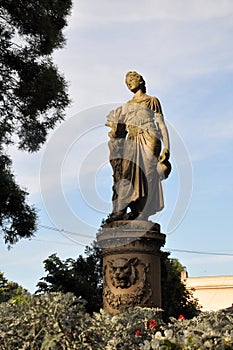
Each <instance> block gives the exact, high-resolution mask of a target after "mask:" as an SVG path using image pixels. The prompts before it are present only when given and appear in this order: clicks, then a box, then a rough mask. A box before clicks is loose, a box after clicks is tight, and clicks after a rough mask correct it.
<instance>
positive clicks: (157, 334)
mask: <svg viewBox="0 0 233 350" xmlns="http://www.w3.org/2000/svg"><path fill="white" fill-rule="evenodd" d="M154 338H155V339H162V334H161V332H156V333H155V335H154Z"/></svg>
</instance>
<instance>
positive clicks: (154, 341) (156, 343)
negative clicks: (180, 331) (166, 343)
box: [151, 338, 160, 350]
mask: <svg viewBox="0 0 233 350" xmlns="http://www.w3.org/2000/svg"><path fill="white" fill-rule="evenodd" d="M159 343H160V341H159V339H155V338H153V339H152V340H151V347H152V349H153V350H156V349H159Z"/></svg>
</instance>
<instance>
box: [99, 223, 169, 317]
mask: <svg viewBox="0 0 233 350" xmlns="http://www.w3.org/2000/svg"><path fill="white" fill-rule="evenodd" d="M165 237H166V236H165V235H164V234H162V233H160V226H159V224H155V223H153V222H152V221H142V220H133V221H114V222H112V223H109V224H105V225H103V226H102V228H101V230H100V231H99V233H98V234H97V242H98V244H99V245H100V247H101V248H102V252H103V275H104V287H103V305H104V309H105V310H107V311H109V312H111V313H112V314H115V313H117V312H118V310H119V309H120V308H125V307H130V306H146V307H161V272H160V270H161V268H160V254H161V253H160V248H161V246H163V245H164V244H165Z"/></svg>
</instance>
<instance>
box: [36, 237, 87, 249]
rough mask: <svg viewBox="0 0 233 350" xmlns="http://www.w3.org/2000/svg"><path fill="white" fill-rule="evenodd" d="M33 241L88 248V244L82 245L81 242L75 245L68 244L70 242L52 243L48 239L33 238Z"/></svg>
mask: <svg viewBox="0 0 233 350" xmlns="http://www.w3.org/2000/svg"><path fill="white" fill-rule="evenodd" d="M31 241H38V242H46V243H55V244H62V245H64V244H66V245H73V246H76V245H81V246H83V247H86V244H83V243H80V242H76V241H75V243H68V242H61V241H51V240H47V239H38V238H32V239H31Z"/></svg>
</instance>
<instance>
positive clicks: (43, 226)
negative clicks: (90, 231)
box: [38, 225, 93, 239]
mask: <svg viewBox="0 0 233 350" xmlns="http://www.w3.org/2000/svg"><path fill="white" fill-rule="evenodd" d="M38 226H40V227H42V228H46V229H48V230H52V231H57V232H60V233H68V234H70V235H76V236H80V237H85V238H92V239H93V236H90V235H87V234H83V233H78V232H73V231H67V230H64V229H63V228H62V229H59V228H57V227H54V226H47V225H38Z"/></svg>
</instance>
